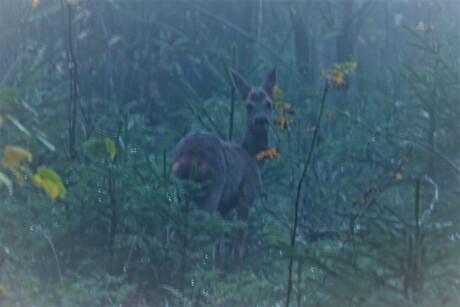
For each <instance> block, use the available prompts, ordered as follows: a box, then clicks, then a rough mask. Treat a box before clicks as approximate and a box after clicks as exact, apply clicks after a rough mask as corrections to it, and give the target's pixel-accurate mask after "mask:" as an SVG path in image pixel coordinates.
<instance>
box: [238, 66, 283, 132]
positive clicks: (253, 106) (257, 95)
mask: <svg viewBox="0 0 460 307" xmlns="http://www.w3.org/2000/svg"><path fill="white" fill-rule="evenodd" d="M232 75H233V80H234V81H235V87H236V88H237V90H238V91H239V92H240V94H241V96H242V97H243V100H244V102H245V105H246V125H247V129H248V130H249V132H250V133H253V134H255V135H262V134H263V135H268V130H269V128H270V123H271V121H272V109H273V103H274V102H273V87H274V86H275V84H276V70H275V68H273V69H272V71H271V72H270V73H269V74H268V77H267V79H266V81H265V83H264V85H263V86H258V87H254V86H251V85H249V84H248V83H247V82H246V81H245V80H244V79H243V77H241V76H240V75H238V74H237V73H235V72H232Z"/></svg>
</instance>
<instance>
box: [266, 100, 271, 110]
mask: <svg viewBox="0 0 460 307" xmlns="http://www.w3.org/2000/svg"><path fill="white" fill-rule="evenodd" d="M265 107H266V108H267V109H271V108H272V103H271V102H268V101H267V102H266V103H265Z"/></svg>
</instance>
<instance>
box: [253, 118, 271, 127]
mask: <svg viewBox="0 0 460 307" xmlns="http://www.w3.org/2000/svg"><path fill="white" fill-rule="evenodd" d="M254 123H255V125H256V127H257V128H268V126H269V123H270V122H269V121H268V118H267V117H258V118H256V119H255V120H254Z"/></svg>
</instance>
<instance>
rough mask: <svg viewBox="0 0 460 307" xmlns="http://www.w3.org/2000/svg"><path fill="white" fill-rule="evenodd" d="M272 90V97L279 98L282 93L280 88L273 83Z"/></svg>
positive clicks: (276, 99)
mask: <svg viewBox="0 0 460 307" xmlns="http://www.w3.org/2000/svg"><path fill="white" fill-rule="evenodd" d="M272 91H273V98H274V99H275V101H278V100H280V99H281V95H282V92H281V88H280V87H279V86H278V85H277V84H275V85H274V86H273V89H272Z"/></svg>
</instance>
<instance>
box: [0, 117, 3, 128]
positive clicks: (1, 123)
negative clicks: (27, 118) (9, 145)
mask: <svg viewBox="0 0 460 307" xmlns="http://www.w3.org/2000/svg"><path fill="white" fill-rule="evenodd" d="M1 125H3V116H1V115H0V126H1Z"/></svg>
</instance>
